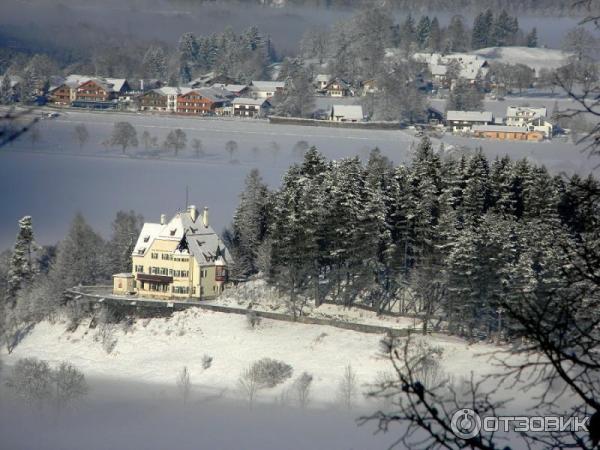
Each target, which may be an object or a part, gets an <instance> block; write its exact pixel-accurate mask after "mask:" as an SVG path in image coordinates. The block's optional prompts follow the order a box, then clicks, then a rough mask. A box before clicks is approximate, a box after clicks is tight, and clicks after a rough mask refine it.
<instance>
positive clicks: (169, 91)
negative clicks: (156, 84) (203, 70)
mask: <svg viewBox="0 0 600 450" xmlns="http://www.w3.org/2000/svg"><path fill="white" fill-rule="evenodd" d="M185 89H186V90H187V91H188V92H189V91H190V90H191V89H189V88H185ZM154 91H155V92H158V93H159V94H162V95H179V94H181V93H182V92H181V91H182V90H181V88H178V87H175V86H163V87H161V88H158V89H154Z"/></svg>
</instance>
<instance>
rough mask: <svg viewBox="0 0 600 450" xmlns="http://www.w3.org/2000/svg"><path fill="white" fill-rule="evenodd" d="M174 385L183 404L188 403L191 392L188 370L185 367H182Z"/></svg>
mask: <svg viewBox="0 0 600 450" xmlns="http://www.w3.org/2000/svg"><path fill="white" fill-rule="evenodd" d="M176 384H177V390H178V391H179V395H180V396H181V399H182V400H183V404H184V405H186V404H187V402H188V401H189V398H190V394H191V391H192V381H191V378H190V371H189V370H188V368H187V366H183V368H182V369H181V371H180V372H179V375H177V380H176Z"/></svg>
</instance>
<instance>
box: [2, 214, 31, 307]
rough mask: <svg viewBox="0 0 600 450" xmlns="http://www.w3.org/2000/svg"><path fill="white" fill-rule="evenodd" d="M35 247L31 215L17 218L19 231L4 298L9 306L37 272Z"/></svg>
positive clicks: (11, 305)
mask: <svg viewBox="0 0 600 450" xmlns="http://www.w3.org/2000/svg"><path fill="white" fill-rule="evenodd" d="M36 248H37V247H36V244H35V241H34V238H33V226H32V220H31V216H25V217H23V218H22V219H20V220H19V233H18V234H17V240H16V242H15V246H14V248H13V252H12V256H11V258H10V265H9V269H8V276H7V291H6V299H7V301H8V305H9V307H11V308H12V307H14V305H15V302H16V295H17V293H18V292H19V291H20V290H21V289H23V288H24V287H25V286H27V285H29V284H30V283H31V281H32V280H33V278H34V276H35V274H36V273H37V268H36V266H35V256H34V253H35V251H36Z"/></svg>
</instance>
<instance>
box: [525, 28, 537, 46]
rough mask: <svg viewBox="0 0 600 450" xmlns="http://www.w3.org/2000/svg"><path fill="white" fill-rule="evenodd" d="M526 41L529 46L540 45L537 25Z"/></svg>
mask: <svg viewBox="0 0 600 450" xmlns="http://www.w3.org/2000/svg"><path fill="white" fill-rule="evenodd" d="M526 42H527V47H530V48H535V47H537V46H538V36H537V28H536V27H533V28H532V30H531V32H530V33H529V34H528V35H527V38H526Z"/></svg>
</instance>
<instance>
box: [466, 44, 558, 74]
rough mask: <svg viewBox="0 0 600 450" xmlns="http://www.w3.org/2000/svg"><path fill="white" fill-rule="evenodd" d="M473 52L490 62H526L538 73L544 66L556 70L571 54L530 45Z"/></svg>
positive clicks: (491, 48)
mask: <svg viewBox="0 0 600 450" xmlns="http://www.w3.org/2000/svg"><path fill="white" fill-rule="evenodd" d="M473 53H474V54H476V55H479V56H483V57H484V58H486V59H487V60H488V62H500V63H504V64H525V65H526V66H528V67H531V68H532V69H535V71H536V72H537V73H539V71H540V69H542V68H546V69H550V70H556V69H558V68H559V67H561V66H564V65H565V64H566V63H567V60H568V58H569V56H570V54H569V53H566V52H564V51H562V50H556V49H552V48H530V47H488V48H482V49H479V50H475V51H474V52H473Z"/></svg>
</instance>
